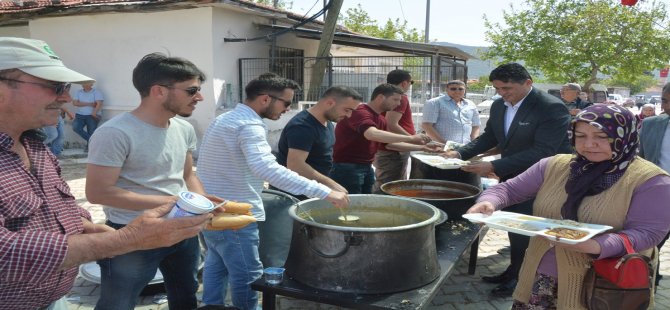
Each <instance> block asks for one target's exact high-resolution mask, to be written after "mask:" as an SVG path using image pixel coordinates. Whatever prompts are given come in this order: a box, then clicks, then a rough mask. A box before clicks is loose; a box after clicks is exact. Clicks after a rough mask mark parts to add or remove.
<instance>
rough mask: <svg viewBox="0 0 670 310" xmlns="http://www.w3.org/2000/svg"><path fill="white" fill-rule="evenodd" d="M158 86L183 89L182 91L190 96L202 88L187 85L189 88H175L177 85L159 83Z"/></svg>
mask: <svg viewBox="0 0 670 310" xmlns="http://www.w3.org/2000/svg"><path fill="white" fill-rule="evenodd" d="M160 86H163V87H167V88H169V89H178V90H183V91H185V92H186V94H187V95H189V96H190V97H193V96H195V94H197V93H198V92H199V91H200V90H201V89H202V88H200V87H197V86H193V87H189V88H177V87H174V86H169V85H160Z"/></svg>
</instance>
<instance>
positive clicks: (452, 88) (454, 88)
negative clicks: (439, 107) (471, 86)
mask: <svg viewBox="0 0 670 310" xmlns="http://www.w3.org/2000/svg"><path fill="white" fill-rule="evenodd" d="M449 90H450V91H457V90H458V91H464V90H465V88H463V87H449Z"/></svg>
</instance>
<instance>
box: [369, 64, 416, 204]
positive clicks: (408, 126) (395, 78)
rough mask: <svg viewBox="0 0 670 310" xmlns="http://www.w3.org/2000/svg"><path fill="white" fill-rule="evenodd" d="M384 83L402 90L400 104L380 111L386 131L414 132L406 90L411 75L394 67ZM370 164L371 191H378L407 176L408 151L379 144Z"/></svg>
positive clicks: (410, 83)
mask: <svg viewBox="0 0 670 310" xmlns="http://www.w3.org/2000/svg"><path fill="white" fill-rule="evenodd" d="M386 83H389V84H392V85H395V86H398V87H399V88H400V89H402V91H403V94H402V95H401V96H400V104H399V105H398V106H397V107H395V108H394V109H393V110H391V111H386V112H383V113H382V115H383V116H384V118H385V119H386V122H387V126H388V131H390V132H392V133H397V134H399V135H406V136H411V135H414V134H416V130H415V129H414V122H413V121H412V108H411V107H410V104H409V97H407V92H408V91H409V89H410V87H412V84H414V81H413V80H412V75H411V74H410V73H409V71H406V70H401V69H395V70H392V71H391V72H389V73H388V74H387V75H386ZM372 165H373V166H374V167H375V184H374V186H373V188H372V191H373V192H374V193H380V192H381V189H380V188H381V186H382V185H384V183H387V182H391V181H398V180H404V179H406V178H407V172H408V168H409V152H398V151H394V150H391V149H387V148H386V146H385V145H384V144H380V145H379V148H378V149H377V153H375V159H374V161H373V162H372Z"/></svg>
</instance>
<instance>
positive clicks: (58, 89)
mask: <svg viewBox="0 0 670 310" xmlns="http://www.w3.org/2000/svg"><path fill="white" fill-rule="evenodd" d="M0 80H3V81H12V82H16V83H24V84H33V85H37V86H41V87H44V88H48V89H53V91H54V92H55V93H56V96H60V95H62V94H64V93H65V92H66V91H70V87H71V86H72V84H70V83H37V82H28V81H21V80H15V79H8V78H0Z"/></svg>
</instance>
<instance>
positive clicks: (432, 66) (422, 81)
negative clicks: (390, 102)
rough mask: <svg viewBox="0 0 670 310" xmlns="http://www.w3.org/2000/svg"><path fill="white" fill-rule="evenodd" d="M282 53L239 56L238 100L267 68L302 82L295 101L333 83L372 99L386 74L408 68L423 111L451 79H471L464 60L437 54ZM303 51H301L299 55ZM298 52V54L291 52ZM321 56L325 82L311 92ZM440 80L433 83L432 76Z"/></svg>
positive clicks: (414, 95)
mask: <svg viewBox="0 0 670 310" xmlns="http://www.w3.org/2000/svg"><path fill="white" fill-rule="evenodd" d="M276 54H277V55H279V56H278V57H273V58H241V59H239V82H238V83H239V84H238V85H236V88H237V89H238V90H239V91H238V96H239V98H238V100H240V101H241V100H242V99H243V98H244V96H243V95H244V94H243V89H244V85H246V84H247V83H248V82H249V81H251V80H252V79H254V78H256V77H258V76H259V75H260V74H262V73H265V72H274V73H277V74H279V75H280V76H283V77H286V78H290V79H292V80H294V81H296V82H297V83H298V84H300V85H301V87H302V91H299V92H296V94H295V100H294V101H295V102H298V101H317V100H318V99H319V97H320V96H321V94H323V92H324V91H325V90H326V89H328V88H329V87H331V86H333V85H341V86H349V87H352V88H354V89H356V90H357V91H359V92H360V93H361V95H363V98H365V100H366V101H367V100H369V99H370V95H371V94H372V91H373V89H374V88H375V87H377V85H379V84H381V83H384V82H386V74H387V73H388V72H389V71H391V70H394V69H403V70H407V71H409V72H410V73H411V74H412V79H413V80H414V85H413V87H412V89H411V90H410V91H409V93H408V96H410V98H411V100H410V101H411V103H412V106H413V110H415V112H420V111H419V110H420V107H421V106H422V105H423V103H424V102H425V101H426V100H428V99H430V98H433V97H436V96H438V95H439V94H440V93H441V92H443V90H444V85H446V82H447V81H449V80H454V79H458V80H464V81H465V80H467V67H466V65H465V63H463V62H462V61H454V60H453V59H450V58H445V57H440V56H434V57H424V56H355V57H324V58H316V57H303V56H302V51H301V50H295V49H288V48H276ZM298 54H300V55H298ZM287 55H295V56H287ZM319 60H324V61H326V63H327V66H326V70H325V72H323V74H324V76H323V82H322V83H321V85H319V87H318V88H317V90H318V91H317V92H316V93H313V94H308V93H309V92H308V90H309V89H310V86H311V85H309V83H310V80H311V79H310V78H311V73H312V67H313V66H314V65H315V63H316V62H317V61H319ZM433 76H434V77H435V80H437V81H439V83H432V80H433V79H432V78H431V77H433Z"/></svg>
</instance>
